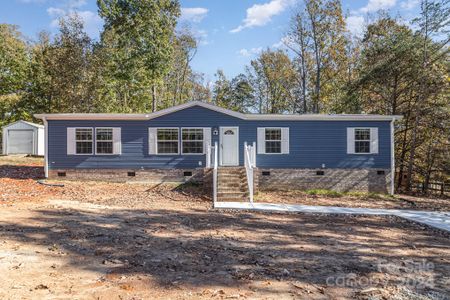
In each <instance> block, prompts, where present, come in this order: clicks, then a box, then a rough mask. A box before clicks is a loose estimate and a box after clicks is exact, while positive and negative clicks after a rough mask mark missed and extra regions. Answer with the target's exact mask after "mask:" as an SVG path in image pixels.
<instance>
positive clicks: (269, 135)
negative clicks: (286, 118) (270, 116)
mask: <svg viewBox="0 0 450 300" xmlns="http://www.w3.org/2000/svg"><path fill="white" fill-rule="evenodd" d="M265 140H266V142H265V147H266V153H281V128H266V132H265Z"/></svg>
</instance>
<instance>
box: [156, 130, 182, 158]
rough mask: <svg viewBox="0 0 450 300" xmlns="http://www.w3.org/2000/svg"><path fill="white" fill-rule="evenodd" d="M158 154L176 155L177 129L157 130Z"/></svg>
mask: <svg viewBox="0 0 450 300" xmlns="http://www.w3.org/2000/svg"><path fill="white" fill-rule="evenodd" d="M157 147H158V149H157V151H158V154H178V128H158V129H157Z"/></svg>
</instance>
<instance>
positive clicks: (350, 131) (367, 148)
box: [347, 127, 378, 154]
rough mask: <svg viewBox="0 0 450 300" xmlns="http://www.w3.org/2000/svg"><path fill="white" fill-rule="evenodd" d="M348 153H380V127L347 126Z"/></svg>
mask: <svg viewBox="0 0 450 300" xmlns="http://www.w3.org/2000/svg"><path fill="white" fill-rule="evenodd" d="M347 154H378V128H376V127H370V128H352V127H348V128H347Z"/></svg>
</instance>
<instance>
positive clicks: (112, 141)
mask: <svg viewBox="0 0 450 300" xmlns="http://www.w3.org/2000/svg"><path fill="white" fill-rule="evenodd" d="M97 129H111V130H112V136H111V137H112V139H111V140H110V141H108V140H100V142H111V143H112V153H98V152H97ZM95 155H100V156H103V155H118V154H115V153H114V128H113V127H95Z"/></svg>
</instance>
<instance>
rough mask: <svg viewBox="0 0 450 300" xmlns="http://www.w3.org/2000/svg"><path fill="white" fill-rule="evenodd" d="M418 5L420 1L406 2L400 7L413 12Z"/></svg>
mask: <svg viewBox="0 0 450 300" xmlns="http://www.w3.org/2000/svg"><path fill="white" fill-rule="evenodd" d="M417 5H419V0H406V1H403V2H401V3H400V7H401V8H403V9H407V10H411V9H413V8H415V7H416V6H417Z"/></svg>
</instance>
